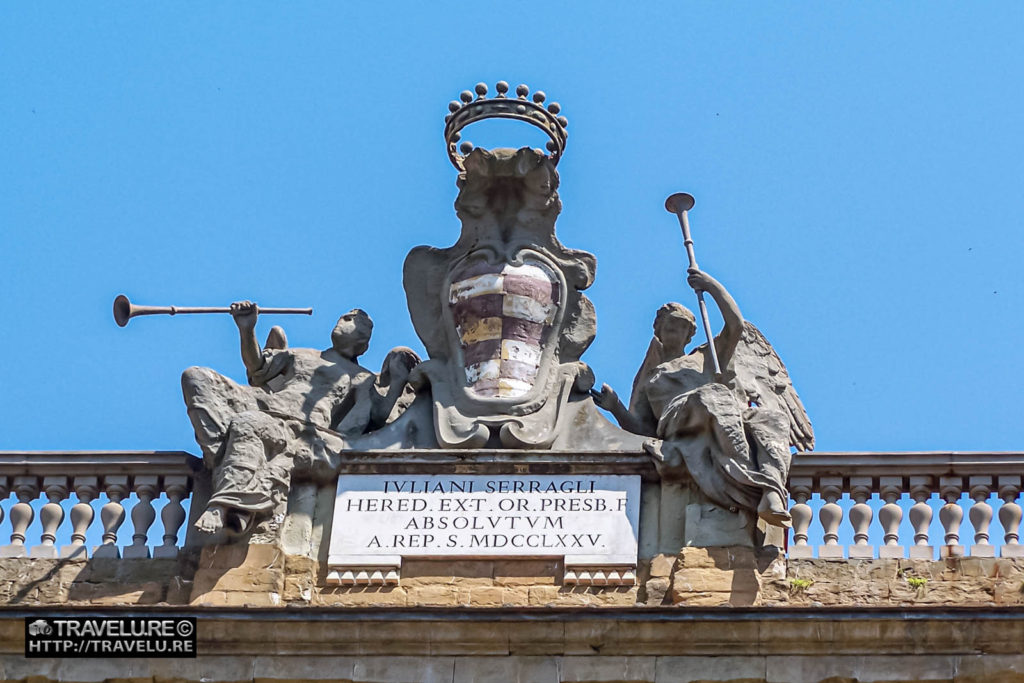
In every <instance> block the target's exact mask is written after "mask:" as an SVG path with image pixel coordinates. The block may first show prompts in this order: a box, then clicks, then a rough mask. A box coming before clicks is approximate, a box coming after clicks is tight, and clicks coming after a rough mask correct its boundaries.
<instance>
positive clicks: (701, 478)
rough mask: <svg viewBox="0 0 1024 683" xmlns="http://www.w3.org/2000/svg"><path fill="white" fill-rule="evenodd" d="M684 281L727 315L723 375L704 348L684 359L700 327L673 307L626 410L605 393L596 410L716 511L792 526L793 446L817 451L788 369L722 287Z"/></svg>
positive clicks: (721, 338) (702, 279)
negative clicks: (645, 442) (644, 443)
mask: <svg viewBox="0 0 1024 683" xmlns="http://www.w3.org/2000/svg"><path fill="white" fill-rule="evenodd" d="M687 282H688V283H689V284H690V286H691V287H693V288H694V290H696V291H698V292H701V291H704V292H707V293H708V294H710V295H711V296H712V297H713V298H714V300H715V303H716V304H718V307H719V310H720V311H721V313H722V318H723V319H724V321H725V326H724V327H723V329H722V331H721V332H720V333H719V334H718V336H716V337H715V339H714V343H715V349H716V351H717V352H718V357H719V361H720V367H721V368H722V372H721V373H720V374H716V373H715V371H714V365H713V363H712V361H711V354H709V353H708V347H707V344H703V345H701V346H699V347H697V348H696V349H694V350H693V351H691V352H690V353H686V346H687V344H689V343H690V340H691V339H692V338H693V334H694V332H695V331H696V328H697V326H696V320H695V318H694V315H693V313H691V312H690V311H689V310H688V309H687V308H685V307H684V306H682V305H681V304H677V303H668V304H665V305H664V306H662V307H661V308H660V309H659V310H658V313H657V316H656V317H655V320H654V338H653V339H652V340H651V344H650V347H649V348H648V349H647V356H646V357H645V358H644V362H643V365H641V366H640V370H639V371H638V372H637V374H636V378H635V379H634V380H633V392H632V395H631V396H630V400H629V408H626V406H625V405H623V403H622V401H621V400H620V399H619V397H618V396H617V395H616V393H615V391H614V390H613V389H612V388H611V387H609V386H608V385H607V384H605V385H603V387H602V388H601V391H600V393H599V394H598V395H597V396H596V401H597V403H598V405H600V406H601V407H602V408H604V409H606V410H608V411H610V412H611V413H612V414H613V415H614V416H615V418H616V419H617V420H618V422H619V424H620V425H621V426H622V427H623V428H624V429H627V430H629V431H631V432H633V433H635V434H642V435H645V436H656V437H658V438H659V439H661V440H662V442H661V443H660V445H658V446H656V447H655V451H656V453H655V456H656V457H657V458H658V460H659V463H658V464H659V470H660V471H661V473H662V476H663V477H677V476H680V475H685V474H687V473H688V474H689V476H691V477H692V478H693V480H694V481H695V483H696V484H697V487H698V488H699V489H700V490H701V491H702V492H703V493H704V494H705V495H706V496H707V497H708V498H709V499H710V500H711V501H712V502H714V503H716V504H718V505H722V506H725V507H728V508H743V509H747V510H756V511H757V514H758V515H759V516H760V517H761V518H762V519H764V520H765V521H766V522H768V523H769V524H774V525H776V526H784V527H785V526H790V524H791V519H790V515H789V512H788V511H787V509H786V501H787V500H788V498H789V494H788V492H787V491H786V479H787V477H788V475H789V466H790V462H791V460H792V454H791V452H790V447H791V446H794V447H796V448H798V449H801V450H811V449H813V448H814V431H813V429H812V428H811V422H810V419H809V418H808V417H807V412H806V411H805V410H804V406H803V403H801V402H800V397H799V396H797V393H796V390H795V389H794V388H793V383H792V382H791V381H790V379H789V373H788V372H787V371H786V366H785V365H783V363H782V360H781V359H780V358H779V356H778V354H777V353H775V349H773V348H772V345H771V344H769V343H768V340H767V339H765V337H764V335H763V334H761V332H760V330H758V329H757V328H756V327H755V326H754V325H753V324H752V323H750V322H746V321H744V320H743V316H742V314H741V313H740V309H739V307H738V306H737V305H736V301H735V300H734V299H733V298H732V296H730V294H729V292H728V291H726V289H725V287H723V286H722V285H721V283H719V282H718V281H717V280H715V279H714V278H713V277H711V276H710V275H708V274H707V273H705V272H703V271H701V270H697V269H695V268H691V269H690V270H689V276H688V278H687Z"/></svg>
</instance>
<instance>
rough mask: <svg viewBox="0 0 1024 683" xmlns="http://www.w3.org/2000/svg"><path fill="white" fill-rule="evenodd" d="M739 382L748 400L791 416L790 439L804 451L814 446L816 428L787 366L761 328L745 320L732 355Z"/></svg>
mask: <svg viewBox="0 0 1024 683" xmlns="http://www.w3.org/2000/svg"><path fill="white" fill-rule="evenodd" d="M733 371H734V372H735V374H736V383H737V385H738V386H739V387H740V388H742V389H743V390H744V391H745V392H746V393H747V397H748V400H749V401H751V402H752V403H756V404H757V405H760V406H764V407H768V408H775V409H778V410H781V411H783V413H784V414H786V415H788V416H789V442H790V444H791V445H792V446H795V447H796V448H798V449H799V450H802V451H810V450H814V428H813V427H811V419H810V418H809V417H808V416H807V410H806V409H805V408H804V404H803V403H802V402H801V401H800V397H799V396H797V393H796V389H794V388H793V382H792V380H790V378H789V372H788V371H787V370H786V366H785V365H784V364H783V363H782V359H781V358H779V354H777V353H775V349H773V348H772V345H771V344H770V343H769V342H768V340H767V339H766V338H765V336H764V335H763V334H761V330H759V329H757V327H755V326H754V324H753V323H751V322H749V321H744V323H743V338H742V339H741V340H740V343H739V344H738V345H737V346H736V352H735V354H734V356H733Z"/></svg>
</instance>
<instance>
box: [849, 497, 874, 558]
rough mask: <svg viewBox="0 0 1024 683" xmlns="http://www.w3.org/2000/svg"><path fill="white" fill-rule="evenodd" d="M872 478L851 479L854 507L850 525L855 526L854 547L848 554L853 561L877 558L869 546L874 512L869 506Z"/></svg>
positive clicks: (851, 511)
mask: <svg viewBox="0 0 1024 683" xmlns="http://www.w3.org/2000/svg"><path fill="white" fill-rule="evenodd" d="M871 483H872V481H871V477H850V498H853V500H854V505H853V507H852V508H850V524H851V525H852V526H853V545H851V546H849V548H848V552H849V557H850V559H851V560H854V559H858V560H871V559H874V557H875V549H874V548H872V547H871V546H870V545H868V527H870V526H871V518H872V516H873V514H874V513H873V512H872V511H871V506H870V505H868V502H867V501H868V499H869V498H870V497H871Z"/></svg>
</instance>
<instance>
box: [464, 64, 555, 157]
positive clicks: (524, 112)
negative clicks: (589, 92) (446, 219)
mask: <svg viewBox="0 0 1024 683" xmlns="http://www.w3.org/2000/svg"><path fill="white" fill-rule="evenodd" d="M474 89H475V90H476V99H474V95H473V93H472V92H470V91H469V90H463V91H462V93H461V94H460V95H459V100H452V101H451V102H449V103H448V110H449V111H450V112H451V113H450V114H448V115H447V116H445V117H444V121H445V126H444V140H445V144H446V146H447V148H448V158H449V159H450V160H451V162H452V164H453V165H454V166H455V168H457V169H459V170H460V171H461V170H463V160H464V159H465V158H466V155H467V154H469V153H470V152H471V151H472V150H473V143H471V142H463V143H462V144H461V145H458V143H459V139H460V138H461V133H460V131H461V130H462V129H463V128H465V127H466V126H468V125H469V124H471V123H476V122H477V121H482V120H484V119H515V120H517V121H524V122H526V123H529V124H530V125H532V126H536V127H537V128H540V129H541V130H543V131H544V132H545V133H546V134H547V136H548V138H550V139H549V140H548V143H547V149H548V152H550V156H551V160H552V162H554V163H555V164H557V163H558V160H559V159H560V158H561V156H562V154H563V153H564V152H565V145H566V140H567V138H568V137H569V133H568V131H567V130H566V127H567V126H568V125H569V121H568V120H567V119H566V118H565V117H564V116H559V115H558V114H559V112H561V109H562V108H561V106H560V105H559V104H558V103H557V102H550V103H548V105H547V108H545V106H544V100H545V99H547V95H545V94H544V92H543V91H540V90H538V91H537V92H535V93H533V98H532V101H531V100H530V99H528V97H529V95H530V88H529V87H528V86H526V85H519V86H517V87H516V96H515V97H514V98H512V97H509V96H508V94H507V93H508V83H506V82H505V81H498V83H497V84H496V85H495V86H494V89H495V90H496V91H497V94H496V95H495V96H494V97H492V98H488V97H487V85H486V84H485V83H477V84H476V87H475V88H474ZM460 100H461V101H460ZM457 145H458V147H457Z"/></svg>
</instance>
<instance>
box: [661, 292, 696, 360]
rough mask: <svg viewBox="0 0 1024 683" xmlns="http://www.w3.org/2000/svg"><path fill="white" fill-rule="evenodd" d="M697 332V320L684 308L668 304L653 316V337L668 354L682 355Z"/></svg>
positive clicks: (672, 303) (679, 305)
mask: <svg viewBox="0 0 1024 683" xmlns="http://www.w3.org/2000/svg"><path fill="white" fill-rule="evenodd" d="M696 331H697V319H696V318H695V317H694V315H693V313H692V312H691V311H690V309H688V308H687V307H686V306H683V305H682V304H677V303H675V302H669V303H667V304H665V305H664V306H662V307H661V308H659V309H658V313H657V315H655V316H654V336H655V337H656V338H657V340H658V341H659V342H661V346H662V348H663V349H664V350H665V351H667V352H670V353H682V352H683V349H685V348H686V345H687V344H689V343H690V340H691V339H693V333H694V332H696Z"/></svg>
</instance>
